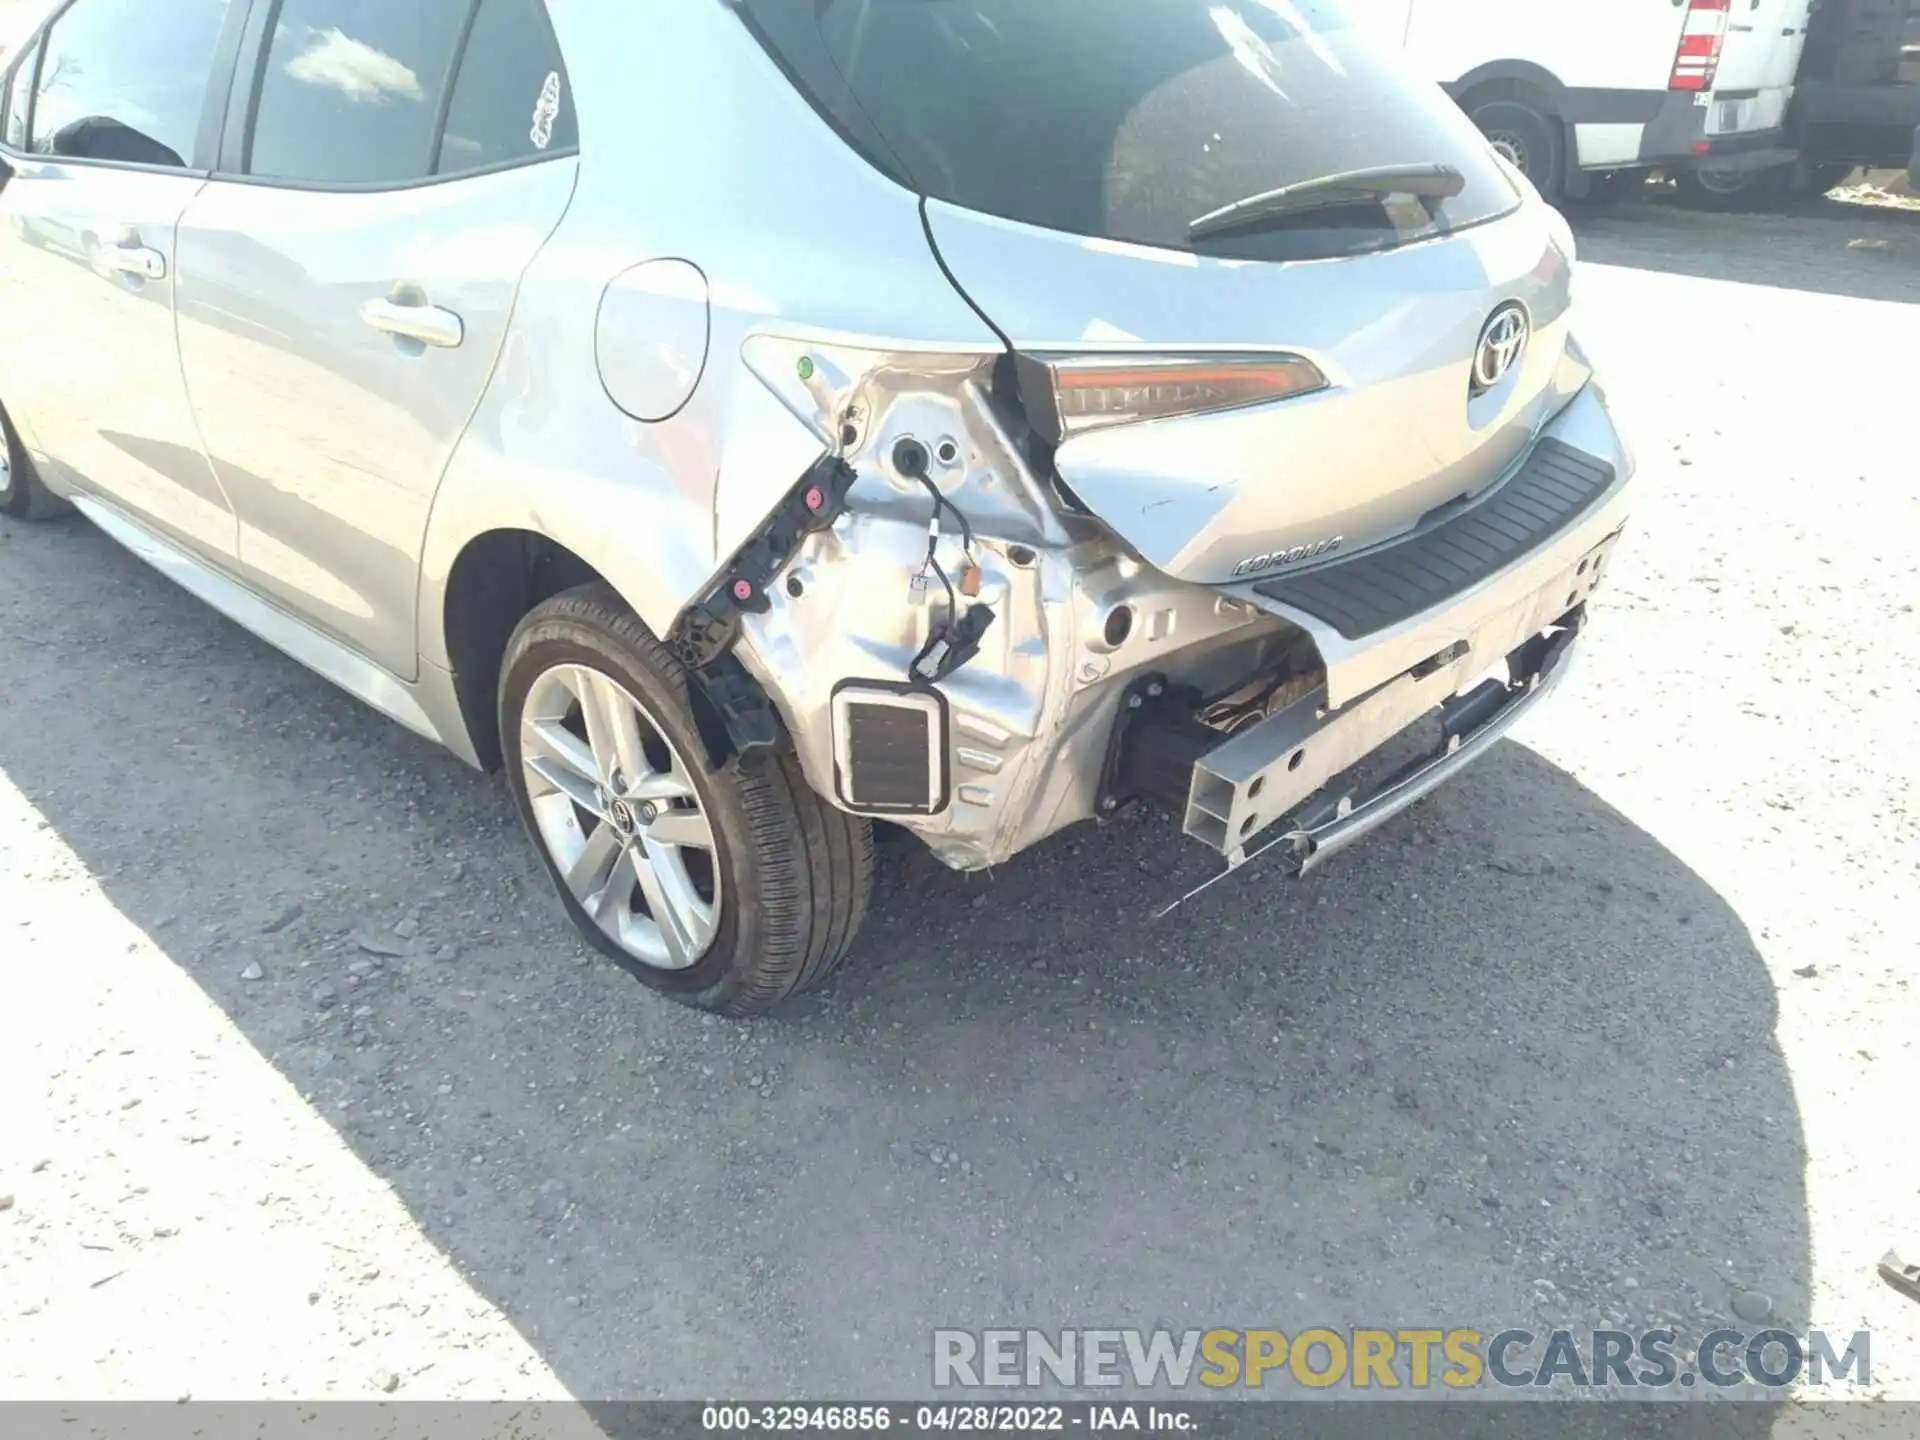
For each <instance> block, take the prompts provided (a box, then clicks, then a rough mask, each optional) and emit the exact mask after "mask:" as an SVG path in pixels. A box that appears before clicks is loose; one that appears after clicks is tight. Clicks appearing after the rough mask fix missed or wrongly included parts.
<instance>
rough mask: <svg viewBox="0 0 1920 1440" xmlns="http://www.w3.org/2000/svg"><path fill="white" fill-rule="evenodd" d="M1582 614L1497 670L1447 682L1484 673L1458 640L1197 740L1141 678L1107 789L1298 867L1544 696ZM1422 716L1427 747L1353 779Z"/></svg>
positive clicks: (1309, 864)
mask: <svg viewBox="0 0 1920 1440" xmlns="http://www.w3.org/2000/svg"><path fill="white" fill-rule="evenodd" d="M1611 542H1612V537H1609V538H1608V540H1607V541H1605V542H1602V544H1601V545H1600V546H1597V547H1595V551H1596V554H1597V553H1599V552H1602V551H1604V550H1605V549H1606V547H1607V546H1608V545H1609V544H1611ZM1589 568H1590V567H1589ZM1585 615H1586V606H1585V603H1584V600H1583V601H1582V602H1581V603H1580V604H1578V605H1576V607H1575V608H1574V609H1573V610H1571V611H1568V612H1566V613H1564V614H1561V615H1559V616H1558V617H1557V618H1554V619H1549V620H1546V621H1543V622H1542V624H1541V626H1540V627H1539V628H1538V629H1537V630H1536V631H1535V632H1534V633H1532V634H1530V635H1529V636H1528V638H1526V639H1525V640H1523V641H1522V642H1521V643H1520V644H1519V645H1518V646H1516V647H1515V648H1514V649H1513V650H1512V651H1510V652H1509V653H1508V654H1507V655H1506V656H1505V659H1504V671H1505V673H1504V674H1499V673H1496V674H1494V675H1491V676H1489V677H1488V678H1486V679H1484V680H1481V681H1480V683H1479V684H1477V685H1474V686H1472V688H1470V689H1464V690H1463V689H1462V688H1461V687H1462V686H1463V685H1466V684H1468V683H1469V682H1471V681H1472V680H1473V679H1474V678H1475V677H1476V676H1477V675H1481V674H1485V673H1486V671H1487V670H1488V668H1489V667H1488V664H1487V662H1486V660H1485V659H1478V660H1476V659H1475V658H1474V657H1473V656H1472V655H1471V654H1470V653H1469V652H1468V649H1467V647H1466V646H1465V645H1460V646H1456V647H1455V648H1454V650H1453V651H1451V652H1446V653H1442V654H1440V655H1436V656H1434V657H1433V658H1432V659H1431V660H1430V661H1428V662H1426V663H1423V664H1422V665H1419V666H1416V667H1415V668H1414V669H1413V670H1410V671H1408V672H1407V673H1406V674H1404V675H1401V676H1399V677H1397V678H1396V679H1394V680H1392V681H1389V682H1388V683H1387V684H1385V685H1382V686H1380V687H1379V688H1378V689H1377V690H1375V691H1373V692H1372V693H1371V694H1368V695H1365V696H1362V697H1361V698H1360V699H1358V700H1355V701H1352V702H1350V703H1349V704H1347V705H1344V706H1341V707H1339V708H1338V709H1329V708H1328V706H1327V692H1326V689H1325V687H1324V686H1322V687H1320V688H1318V689H1316V690H1314V691H1313V692H1312V693H1311V694H1308V695H1305V696H1302V697H1301V698H1299V699H1297V700H1294V701H1292V702H1290V703H1288V704H1286V705H1284V706H1282V707H1281V708H1279V709H1277V710H1275V711H1274V712H1273V713H1272V714H1270V715H1268V716H1267V717H1266V718H1265V719H1263V720H1260V721H1258V722H1257V723H1255V724H1253V725H1251V726H1249V727H1248V728H1246V729H1244V730H1242V731H1240V732H1239V733H1238V734H1235V735H1233V736H1230V737H1228V738H1225V739H1216V740H1215V741H1213V743H1211V744H1209V743H1208V742H1207V741H1206V739H1205V738H1204V737H1205V736H1206V734H1207V731H1206V730H1205V727H1203V726H1200V725H1199V724H1198V722H1197V721H1196V719H1195V718H1194V716H1193V714H1192V710H1191V706H1190V705H1189V704H1185V703H1183V700H1182V697H1181V696H1180V695H1178V694H1177V693H1176V692H1173V691H1170V690H1167V689H1165V687H1162V686H1159V685H1157V684H1154V685H1149V686H1148V688H1147V690H1146V692H1145V695H1144V697H1143V699H1144V702H1145V703H1143V704H1139V705H1137V706H1135V708H1134V710H1133V711H1131V712H1130V714H1129V716H1128V717H1127V718H1125V719H1123V721H1122V722H1121V724H1120V725H1119V726H1117V727H1116V733H1115V737H1114V751H1113V754H1112V756H1111V757H1110V761H1109V763H1110V767H1111V769H1110V774H1111V776H1112V790H1113V793H1114V794H1115V795H1116V796H1117V797H1124V796H1133V797H1137V798H1141V799H1146V800H1150V801H1153V802H1154V803H1156V804H1158V805H1160V806H1162V807H1164V808H1168V809H1171V810H1172V811H1173V812H1174V813H1175V814H1177V815H1181V816H1182V828H1183V829H1184V830H1185V831H1186V833H1187V834H1188V835H1189V836H1191V837H1193V838H1194V839H1196V840H1199V841H1201V842H1202V843H1204V844H1206V845H1207V846H1208V847H1209V848H1211V849H1213V850H1215V851H1216V852H1218V853H1219V854H1222V855H1224V856H1225V857H1226V858H1227V861H1228V863H1229V865H1239V864H1241V863H1242V862H1243V861H1245V860H1246V859H1248V858H1250V854H1251V853H1254V852H1257V851H1263V850H1266V849H1269V848H1272V847H1273V846H1274V845H1275V844H1284V845H1285V846H1286V849H1287V852H1288V854H1289V855H1290V857H1291V859H1292V862H1293V864H1294V866H1295V868H1296V869H1297V871H1298V872H1299V873H1301V874H1305V873H1306V872H1307V871H1308V870H1311V869H1313V868H1314V867H1315V866H1317V865H1319V864H1320V863H1321V862H1323V861H1324V860H1326V859H1327V858H1328V857H1329V856H1331V855H1334V854H1336V853H1338V852H1339V851H1341V850H1343V849H1345V848H1346V847H1347V846H1348V845H1351V844H1352V843H1353V842H1354V841H1356V840H1358V839H1359V838H1360V837H1361V836H1363V835H1365V834H1366V833H1368V832H1369V831H1371V830H1373V829H1374V828H1375V827H1376V826H1378V825H1380V824H1382V823H1384V822H1385V821H1387V820H1389V819H1391V818H1392V817H1393V816H1395V815H1397V814H1399V813H1400V812H1401V811H1402V810H1405V809H1406V808H1407V807H1408V806H1409V805H1412V804H1413V803H1414V802H1415V801H1417V800H1419V799H1420V798H1421V797H1422V796H1424V795H1427V794H1429V793H1430V792H1431V791H1433V790H1434V789H1436V788H1437V787H1438V786H1440V785H1442V784H1444V783H1445V782H1446V781H1447V780H1449V779H1451V778H1452V777H1453V776H1454V775H1455V774H1457V773H1458V772H1459V771H1460V770H1461V769H1462V768H1463V767H1465V766H1466V765H1469V764H1471V763H1472V762H1473V761H1474V760H1475V759H1476V758H1478V757H1479V756H1480V755H1481V754H1482V753H1484V752H1485V751H1486V750H1487V749H1488V748H1489V747H1490V746H1492V745H1493V744H1494V742H1495V741H1497V740H1499V739H1500V737H1501V736H1502V735H1504V734H1505V733H1506V732H1507V731H1508V730H1509V729H1511V728H1512V726H1513V725H1514V723H1515V722H1516V721H1518V720H1519V719H1520V717H1521V716H1522V715H1524V714H1526V712H1527V711H1528V710H1530V709H1532V708H1533V707H1534V706H1535V705H1537V704H1539V703H1540V702H1541V701H1542V700H1544V699H1545V698H1546V696H1547V695H1548V694H1549V693H1551V692H1552V690H1553V689H1554V688H1555V687H1557V686H1558V685H1559V683H1560V681H1561V679H1562V678H1563V677H1564V675H1565V673H1566V670H1567V660H1568V656H1569V655H1570V654H1571V653H1572V650H1573V648H1574V646H1575V644H1576V642H1577V640H1578V637H1579V634H1580V631H1581V628H1582V626H1583V625H1584V623H1585ZM1149 678H1151V677H1149ZM1428 717H1435V718H1437V720H1438V726H1439V738H1438V744H1437V746H1436V747H1435V748H1434V749H1432V750H1431V751H1430V752H1429V753H1427V754H1425V755H1423V756H1422V757H1421V758H1419V759H1417V760H1415V761H1413V762H1412V763H1410V764H1408V765H1405V766H1403V767H1402V768H1401V769H1399V770H1398V771H1397V772H1395V773H1393V774H1391V775H1390V776H1388V777H1387V778H1385V779H1383V780H1378V781H1370V780H1368V779H1366V778H1364V777H1363V776H1362V775H1361V773H1360V762H1362V761H1363V760H1365V759H1367V757H1369V756H1371V755H1373V754H1374V753H1375V752H1376V751H1378V750H1379V749H1380V748H1381V747H1382V746H1384V745H1386V744H1387V743H1388V742H1389V741H1391V740H1393V739H1394V738H1395V737H1396V736H1399V735H1402V734H1403V733H1405V732H1406V731H1408V730H1409V729H1410V728H1411V727H1413V726H1414V725H1416V724H1417V723H1419V722H1421V721H1422V720H1424V719H1427V718H1428ZM1214 733H1215V734H1216V735H1217V732H1214ZM1103 808H1107V809H1111V808H1113V807H1112V806H1103ZM1275 837H1278V838H1277V840H1276V838H1275Z"/></svg>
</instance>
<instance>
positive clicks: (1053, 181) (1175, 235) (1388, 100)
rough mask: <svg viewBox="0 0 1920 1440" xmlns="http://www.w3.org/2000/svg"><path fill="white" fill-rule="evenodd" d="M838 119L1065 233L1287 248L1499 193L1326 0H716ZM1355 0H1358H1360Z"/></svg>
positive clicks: (908, 161) (1449, 115) (961, 197)
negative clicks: (1316, 196) (1400, 185)
mask: <svg viewBox="0 0 1920 1440" xmlns="http://www.w3.org/2000/svg"><path fill="white" fill-rule="evenodd" d="M731 3H732V4H733V5H734V7H735V9H736V10H737V11H738V12H739V13H740V15H741V17H742V18H743V19H744V20H745V21H746V23H747V26H748V28H749V29H750V30H752V31H753V32H754V33H755V34H756V35H757V36H758V37H759V39H760V41H761V43H762V44H764V45H765V46H766V47H767V49H768V50H769V51H770V52H771V53H772V55H773V57H774V59H775V60H776V61H777V62H778V63H779V64H780V65H781V67H782V68H783V69H784V70H785V71H786V72H787V74H788V75H789V76H790V77H791V78H792V80H793V82H794V83H795V84H796V85H798V86H799V87H800V88H801V90H802V91H804V92H805V93H806V94H807V97H808V98H809V99H810V100H811V101H812V102H813V104H814V105H815V107H816V108H818V109H819V110H820V111H821V112H822V113H823V114H825V115H826V116H827V118H828V119H829V120H830V121H832V122H833V123H834V125H835V126H836V127H837V128H838V129H839V130H840V131H841V133H842V134H843V135H844V136H845V137H846V138H847V139H848V140H849V141H850V142H851V143H852V144H853V145H854V146H855V147H856V148H858V149H859V150H861V151H862V152H863V153H864V154H866V155H867V157H868V158H869V159H870V160H872V161H873V162H874V163H875V164H876V165H878V166H880V167H881V168H882V169H883V170H886V171H887V172H888V173H890V174H892V175H893V176H894V177H895V178H897V179H898V180H900V181H901V182H902V183H903V184H906V185H908V186H910V187H912V188H914V189H916V190H918V191H920V192H921V193H922V194H925V195H928V196H932V197H934V198H937V199H941V200H947V201H951V202H952V203H954V204H956V205H961V206H965V207H966V208H968V209H970V210H978V211H983V212H985V213H987V214H990V215H998V216H1003V217H1005V218H1007V219H1011V220H1021V221H1026V222H1028V223H1029V224H1033V225H1041V226H1045V227H1047V228H1049V229H1053V230H1064V231H1068V232H1070V233H1072V234H1076V235H1088V236H1098V237H1101V238H1105V239H1110V240H1122V241H1133V242H1136V243H1140V244H1145V245H1154V246H1162V247H1170V248H1173V249H1178V250H1196V251H1200V252H1202V253H1205V254H1209V255H1222V256H1233V257H1239V258H1246V259H1260V260H1289V259H1303V258H1313V257H1320V256H1329V255H1341V254H1352V253H1355V252H1356V251H1364V250H1377V249H1384V248H1388V247H1391V246H1394V245H1400V244H1405V243H1407V242H1408V241H1411V240H1418V239H1424V238H1427V237H1429V236H1432V235H1435V234H1442V233H1445V232H1447V231H1450V230H1457V229H1459V228H1461V227H1462V226H1466V225H1473V224H1477V223H1479V222H1480V221H1483V220H1489V219H1492V218H1494V217H1495V216H1498V215H1502V214H1505V213H1506V212H1507V211H1509V210H1511V209H1512V208H1513V207H1514V206H1515V205H1517V204H1518V203H1519V195H1518V192H1517V191H1516V190H1515V189H1514V187H1513V186H1512V184H1511V183H1510V182H1509V181H1508V179H1507V177H1506V175H1505V174H1504V173H1503V172H1502V170H1501V169H1500V167H1499V164H1498V162H1497V161H1496V160H1495V159H1494V158H1493V156H1492V154H1491V152H1490V151H1489V150H1488V147H1487V144H1486V142H1485V141H1484V140H1483V139H1482V138H1481V136H1480V135H1479V133H1478V132H1477V131H1476V130H1475V129H1474V128H1473V126H1472V125H1471V123H1470V122H1469V121H1468V120H1467V119H1466V117H1465V116H1464V115H1462V114H1461V113H1460V111H1459V110H1458V109H1457V108H1456V107H1455V106H1454V104H1453V102H1452V101H1450V100H1448V99H1447V98H1446V96H1445V95H1444V94H1443V93H1442V92H1441V91H1440V89H1439V87H1438V86H1436V85H1433V84H1432V83H1430V82H1427V81H1423V80H1420V79H1417V78H1414V77H1412V76H1411V75H1410V74H1409V73H1408V72H1406V71H1405V70H1404V69H1403V68H1402V66H1401V64H1400V61H1399V58H1398V57H1397V56H1396V55H1394V54H1392V53H1390V51H1389V49H1388V48H1385V47H1383V46H1382V45H1380V44H1378V43H1376V42H1375V40H1374V39H1373V38H1372V37H1371V35H1370V34H1369V32H1368V31H1367V30H1366V29H1365V27H1364V26H1363V25H1361V24H1360V23H1358V20H1357V19H1356V18H1355V17H1354V16H1350V14H1349V11H1348V6H1347V5H1346V4H1345V3H1341V0H731ZM1361 10H1362V13H1364V0H1363V4H1362V7H1361ZM1435 164H1440V165H1445V166H1449V167H1451V168H1453V169H1454V170H1457V171H1458V172H1460V175H1461V176H1462V177H1463V180H1464V184H1463V186H1462V188H1461V189H1460V191H1459V193H1458V194H1457V195H1455V196H1453V197H1451V198H1447V199H1435V198H1431V197H1429V198H1427V199H1424V200H1420V199H1414V198H1413V197H1411V196H1407V195H1397V196H1394V195H1390V196H1387V197H1384V198H1383V199H1380V200H1367V201H1365V202H1364V203H1353V202H1352V200H1351V197H1350V199H1349V203H1347V204H1344V205H1341V206H1339V207H1337V208H1333V209H1315V210H1311V211H1307V212H1304V213H1302V212H1298V211H1295V212H1294V213H1289V214H1286V215H1282V216H1277V217H1271V218H1270V219H1269V220H1268V221H1267V222H1265V223H1262V224H1259V225H1257V226H1252V225H1249V226H1244V227H1242V228H1239V229H1236V230H1232V231H1229V232H1227V233H1213V234H1207V235H1203V236H1202V237H1201V238H1199V239H1193V238H1190V237H1189V234H1188V231H1189V228H1190V227H1191V225H1192V222H1193V221H1194V220H1196V219H1198V218H1199V217H1201V216H1203V215H1207V214H1210V213H1212V212H1214V211H1217V210H1219V209H1221V208H1222V207H1224V206H1227V205H1231V204H1233V203H1234V202H1236V201H1240V200H1244V199H1247V198H1248V197H1251V196H1257V195H1263V194H1267V193H1269V192H1271V191H1273V190H1275V189H1278V188H1280V187H1282V186H1288V185H1295V184H1299V183H1301V182H1307V181H1313V180H1318V179H1321V178H1323V177H1326V176H1330V175H1336V174H1341V173H1347V172H1352V171H1358V170H1378V169H1380V168H1382V167H1399V166H1423V165H1424V166H1432V165H1435Z"/></svg>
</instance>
